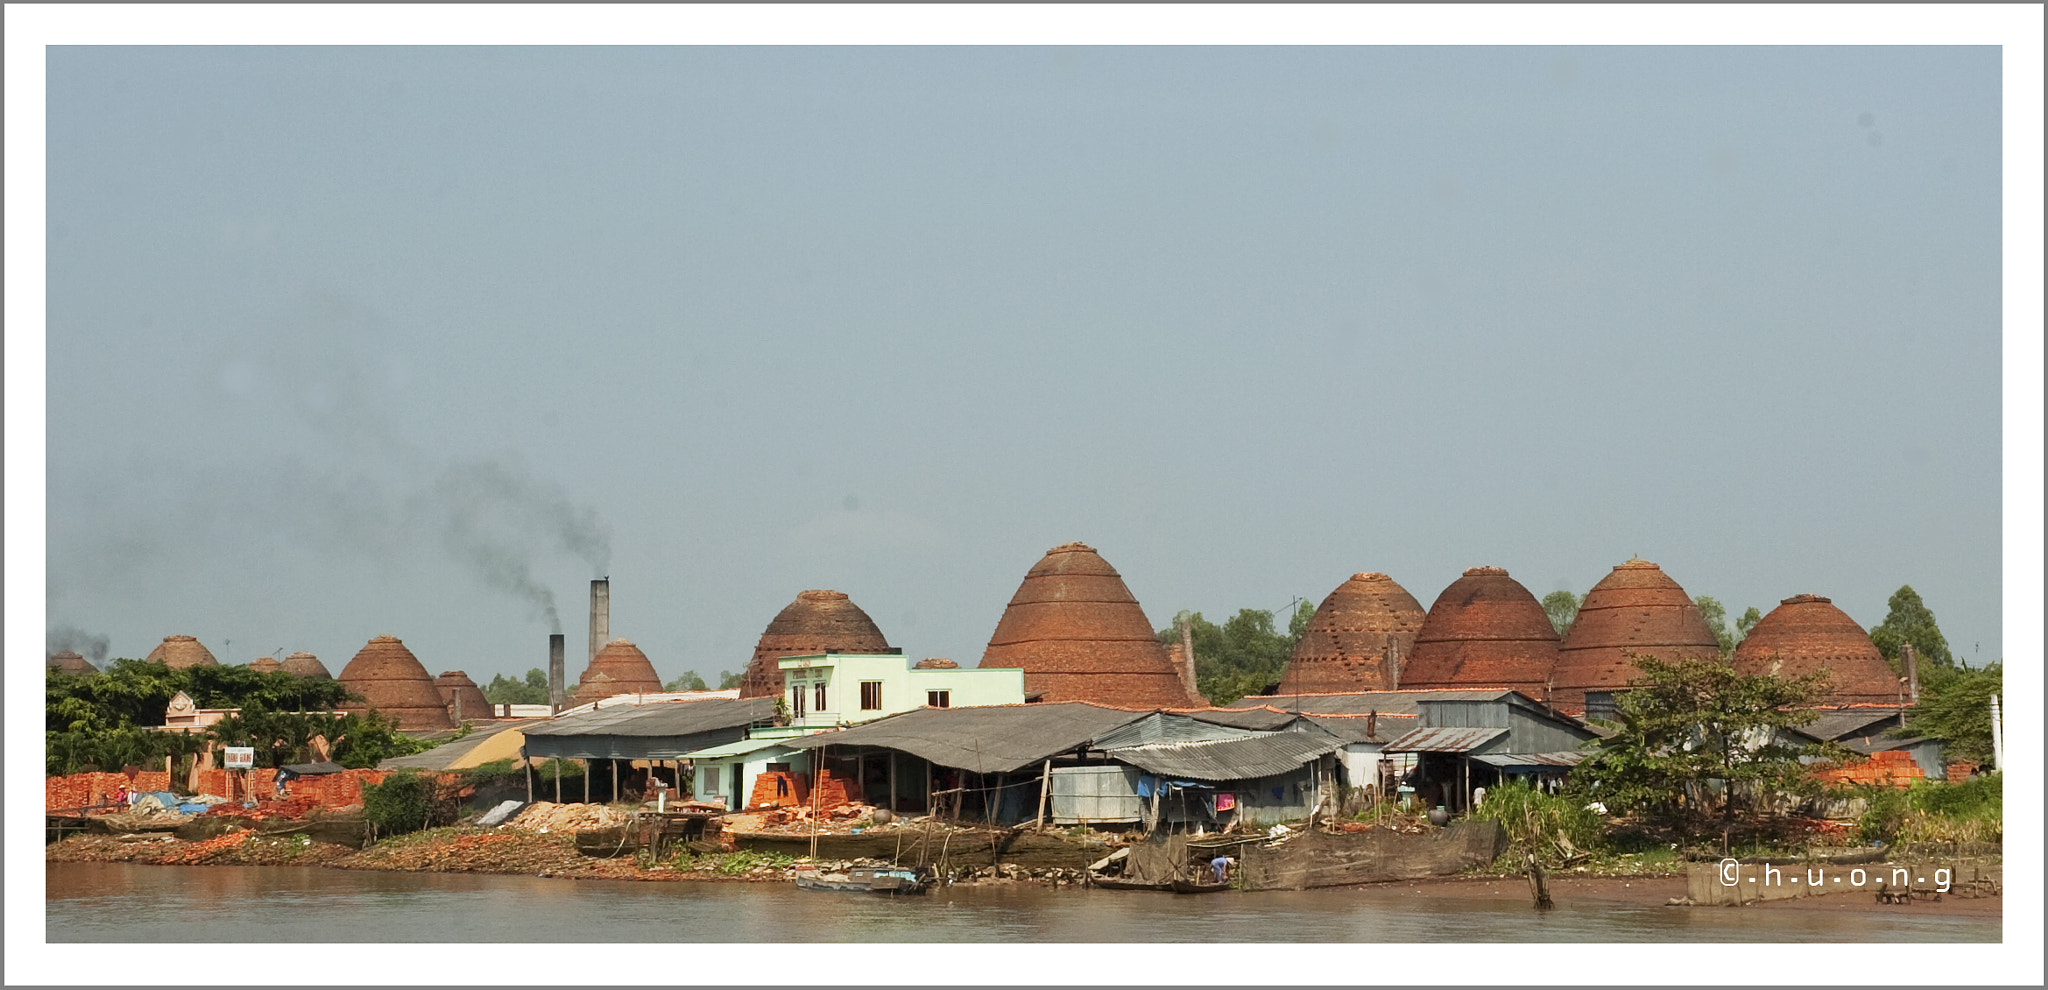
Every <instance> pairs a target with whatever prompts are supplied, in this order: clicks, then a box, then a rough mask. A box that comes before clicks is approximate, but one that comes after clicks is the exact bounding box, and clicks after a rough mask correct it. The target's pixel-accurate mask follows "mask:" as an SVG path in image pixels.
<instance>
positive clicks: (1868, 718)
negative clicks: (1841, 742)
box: [1793, 708, 1899, 740]
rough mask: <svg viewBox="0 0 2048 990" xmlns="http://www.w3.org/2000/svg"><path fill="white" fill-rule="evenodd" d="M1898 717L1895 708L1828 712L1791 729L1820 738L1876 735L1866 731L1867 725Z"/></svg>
mask: <svg viewBox="0 0 2048 990" xmlns="http://www.w3.org/2000/svg"><path fill="white" fill-rule="evenodd" d="M1898 717H1899V711H1898V709H1896V708H1893V709H1889V710H1887V709H1878V710H1875V711H1872V710H1868V709H1866V710H1864V711H1846V712H1830V713H1828V714H1826V715H1822V716H1821V717H1819V718H1817V719H1814V720H1813V721H1811V722H1808V723H1806V724H1805V725H1802V726H1799V727H1797V728H1795V729H1794V730H1793V731H1794V732H1800V733H1804V734H1806V735H1809V736H1812V737H1813V738H1815V739H1822V740H1826V739H1841V738H1844V737H1846V736H1868V735H1876V733H1874V732H1869V731H1866V729H1867V727H1869V726H1873V725H1876V724H1878V723H1879V722H1887V721H1891V720H1893V719H1896V718H1898Z"/></svg>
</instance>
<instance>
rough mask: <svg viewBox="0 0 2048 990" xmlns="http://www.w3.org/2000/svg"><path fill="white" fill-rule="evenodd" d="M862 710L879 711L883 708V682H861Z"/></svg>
mask: <svg viewBox="0 0 2048 990" xmlns="http://www.w3.org/2000/svg"><path fill="white" fill-rule="evenodd" d="M860 710H861V711H864V712H878V711H881V710H882V682H881V681H862V682H860Z"/></svg>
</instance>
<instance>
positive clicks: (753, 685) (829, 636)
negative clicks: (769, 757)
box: [740, 591, 894, 698]
mask: <svg viewBox="0 0 2048 990" xmlns="http://www.w3.org/2000/svg"><path fill="white" fill-rule="evenodd" d="M893 651H894V647H891V646H890V645H889V641H888V640H885V639H883V638H882V631H881V630H880V629H877V628H875V620H873V619H870V618H868V614H867V613H866V612H863V611H861V610H860V606H858V605H855V604H854V603H853V599H851V598H848V597H846V593H845V592H840V591H803V592H798V593H797V596H796V600H795V601H793V602H790V603H789V604H788V605H787V606H784V608H783V609H782V611H780V612H778V613H776V614H775V619H774V620H773V621H771V622H769V623H768V628H767V629H765V630H763V631H762V633H761V640H760V642H759V643H757V644H755V646H754V658H753V659H752V660H749V661H747V669H746V672H745V673H744V674H742V675H741V677H740V697H742V698H778V697H781V696H782V667H781V665H780V664H777V663H776V661H777V660H780V659H782V658H783V657H801V656H809V655H811V654H814V653H890V652H893Z"/></svg>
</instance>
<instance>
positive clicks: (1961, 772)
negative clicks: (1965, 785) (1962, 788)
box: [1948, 760, 1977, 784]
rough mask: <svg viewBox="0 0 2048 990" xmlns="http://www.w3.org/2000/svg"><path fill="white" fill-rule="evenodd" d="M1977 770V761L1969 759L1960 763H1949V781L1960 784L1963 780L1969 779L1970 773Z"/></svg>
mask: <svg viewBox="0 0 2048 990" xmlns="http://www.w3.org/2000/svg"><path fill="white" fill-rule="evenodd" d="M1976 772H1977V765H1976V764H1975V763H1971V762H1969V761H1968V760H1964V761H1962V762H1960V763H1951V764H1949V765H1948V782H1949V783H1951V784H1960V783H1962V782H1963V781H1966V780H1969V779H1970V775H1971V774H1973V773H1976Z"/></svg>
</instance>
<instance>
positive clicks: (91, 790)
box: [43, 770, 171, 811]
mask: <svg viewBox="0 0 2048 990" xmlns="http://www.w3.org/2000/svg"><path fill="white" fill-rule="evenodd" d="M123 787H126V788H128V791H129V793H131V794H132V793H135V792H138V791H167V790H170V789H171V779H170V775H169V774H166V773H164V772H163V771H162V770H144V771H142V772H141V773H138V774H136V775H135V777H134V779H132V780H131V779H129V777H128V775H127V774H125V773H102V772H99V771H92V772H88V773H74V774H71V775H70V776H67V777H45V778H43V810H44V811H72V810H75V809H78V808H86V807H91V806H93V805H97V804H99V803H100V801H101V799H102V798H104V797H106V796H107V795H110V794H114V793H116V792H118V791H120V789H121V788H123Z"/></svg>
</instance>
